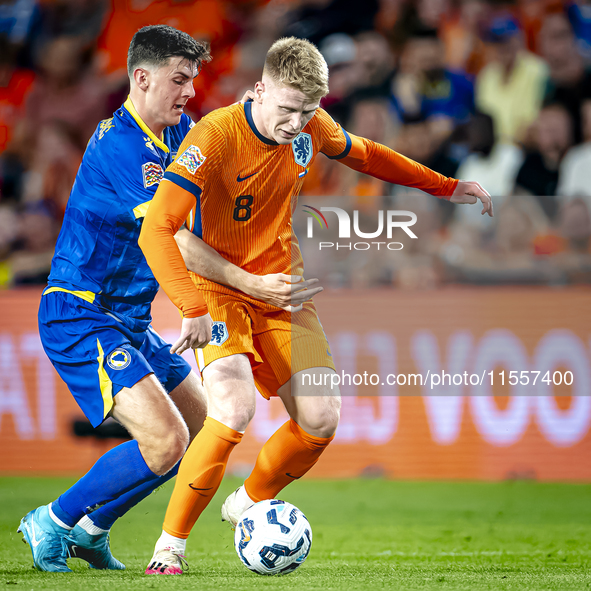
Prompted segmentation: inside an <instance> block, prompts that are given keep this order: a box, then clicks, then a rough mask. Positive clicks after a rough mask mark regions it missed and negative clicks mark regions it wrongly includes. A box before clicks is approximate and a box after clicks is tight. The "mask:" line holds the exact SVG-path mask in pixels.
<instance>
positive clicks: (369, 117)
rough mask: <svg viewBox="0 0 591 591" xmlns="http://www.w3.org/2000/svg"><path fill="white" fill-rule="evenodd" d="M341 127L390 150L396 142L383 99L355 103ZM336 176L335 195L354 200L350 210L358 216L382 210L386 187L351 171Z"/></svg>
mask: <svg viewBox="0 0 591 591" xmlns="http://www.w3.org/2000/svg"><path fill="white" fill-rule="evenodd" d="M345 127H346V129H347V130H348V131H350V132H351V133H353V134H355V135H358V136H362V137H366V138H367V139H369V140H372V141H374V142H377V143H379V144H383V145H385V146H388V147H389V148H391V147H392V146H393V144H394V141H395V138H396V131H397V129H396V128H397V126H396V123H395V121H394V119H393V117H392V113H391V111H390V103H389V101H388V100H387V99H386V98H380V97H373V98H365V99H360V100H358V101H357V102H355V103H354V105H353V108H352V110H351V117H350V118H349V120H348V121H347V125H346V126H345ZM323 160H328V159H324V158H323ZM329 162H334V161H332V160H329ZM341 168H342V167H341ZM339 176H340V179H341V187H340V191H339V194H344V195H351V196H354V197H355V200H354V206H355V208H356V209H358V210H360V211H361V213H362V214H363V213H364V212H371V216H372V217H373V216H374V213H375V211H376V210H377V209H379V208H380V207H381V206H382V200H381V198H382V197H384V195H387V194H388V193H389V192H390V191H389V184H388V183H386V182H384V181H381V180H380V179H377V178H375V177H372V176H368V175H366V174H363V173H360V172H357V171H356V170H353V169H352V168H347V169H346V170H344V171H343V170H339Z"/></svg>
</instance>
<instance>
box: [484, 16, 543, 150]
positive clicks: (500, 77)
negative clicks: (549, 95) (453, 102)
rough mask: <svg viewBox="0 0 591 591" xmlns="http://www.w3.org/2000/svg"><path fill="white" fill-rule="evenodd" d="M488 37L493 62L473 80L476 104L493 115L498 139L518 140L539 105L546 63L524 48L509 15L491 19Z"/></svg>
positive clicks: (519, 31) (523, 135) (522, 135)
mask: <svg viewBox="0 0 591 591" xmlns="http://www.w3.org/2000/svg"><path fill="white" fill-rule="evenodd" d="M488 39H489V41H490V43H491V47H492V50H493V61H492V62H491V63H489V64H488V65H487V66H485V67H484V68H483V69H482V70H481V72H480V74H479V75H478V78H477V80H476V106H477V107H478V109H479V110H480V111H482V112H484V113H488V114H489V115H490V116H491V117H492V118H493V120H494V124H495V133H496V138H497V139H498V140H500V141H502V142H505V143H511V142H520V141H522V140H523V139H524V137H525V134H526V132H527V129H528V127H529V125H530V124H531V123H532V122H533V121H534V120H535V119H536V117H537V116H538V113H539V110H540V107H541V106H542V99H543V96H544V89H545V85H546V80H547V77H548V73H547V66H546V65H545V64H544V62H543V61H542V60H541V59H540V58H538V57H537V56H535V55H534V54H532V53H530V52H528V51H526V50H525V49H524V44H523V35H522V32H521V30H520V28H519V25H518V24H517V21H515V20H514V19H513V18H512V17H510V16H500V17H497V18H495V19H494V20H493V21H492V23H491V25H490V28H489V32H488Z"/></svg>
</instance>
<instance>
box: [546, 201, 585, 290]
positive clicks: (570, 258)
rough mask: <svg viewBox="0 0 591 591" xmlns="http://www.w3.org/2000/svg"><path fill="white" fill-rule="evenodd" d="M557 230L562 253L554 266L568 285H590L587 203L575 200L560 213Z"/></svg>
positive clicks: (555, 258)
mask: <svg viewBox="0 0 591 591" xmlns="http://www.w3.org/2000/svg"><path fill="white" fill-rule="evenodd" d="M558 229H559V232H560V235H561V237H562V238H563V241H564V248H563V251H562V252H560V253H558V254H557V255H556V257H554V260H553V262H554V264H555V265H556V266H557V267H558V268H560V269H561V270H562V271H563V272H564V273H565V275H566V278H567V280H568V281H569V282H570V283H591V248H590V246H591V214H590V209H589V205H588V202H585V201H584V200H583V199H580V198H575V199H573V200H571V201H569V202H568V203H565V204H564V205H563V207H562V209H561V211H560V219H559V224H558Z"/></svg>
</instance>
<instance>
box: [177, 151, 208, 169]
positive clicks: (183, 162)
mask: <svg viewBox="0 0 591 591" xmlns="http://www.w3.org/2000/svg"><path fill="white" fill-rule="evenodd" d="M205 158H206V157H205V156H204V155H203V154H202V153H201V150H200V149H199V148H198V147H197V146H189V147H188V148H187V149H186V150H185V151H184V152H183V153H182V154H181V157H180V158H179V159H178V160H176V163H177V164H178V165H179V166H184V167H185V168H186V169H187V170H188V171H189V172H190V173H191V174H195V173H196V172H197V169H198V168H199V167H200V166H201V165H202V164H203V163H204V162H205Z"/></svg>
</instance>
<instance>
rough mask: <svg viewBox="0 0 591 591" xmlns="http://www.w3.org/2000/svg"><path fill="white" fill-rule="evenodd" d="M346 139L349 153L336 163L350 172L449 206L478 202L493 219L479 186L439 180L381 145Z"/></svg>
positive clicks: (443, 179)
mask: <svg viewBox="0 0 591 591" xmlns="http://www.w3.org/2000/svg"><path fill="white" fill-rule="evenodd" d="M349 137H350V138H351V149H350V151H349V153H348V155H347V156H345V157H344V158H342V159H341V160H340V161H341V162H342V163H343V164H346V165H347V166H349V167H350V168H353V169H354V170H357V171H359V172H363V173H365V174H369V175H371V176H374V177H376V178H378V179H380V180H382V181H386V182H389V183H396V184H397V185H404V186H406V187H415V188H417V189H421V190H423V191H425V192H426V193H429V194H430V195H435V196H437V197H441V198H443V199H448V200H449V201H451V202H452V203H458V204H461V203H476V202H477V201H478V200H480V201H481V202H482V214H483V215H484V214H485V213H488V215H489V216H491V217H492V216H493V205H492V200H491V198H490V195H489V194H488V193H487V192H486V191H485V190H484V189H483V188H482V187H481V186H480V184H479V183H475V182H470V181H459V180H457V179H453V178H449V177H446V176H443V175H442V174H439V173H438V172H435V171H434V170H431V169H430V168H428V167H426V166H423V165H422V164H419V163H418V162H415V161H414V160H411V159H410V158H407V157H406V156H403V155H402V154H399V153H398V152H395V151H394V150H391V149H390V148H388V147H386V146H383V145H382V144H378V143H376V142H372V141H371V140H368V139H366V138H362V137H357V136H355V135H353V134H349Z"/></svg>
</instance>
